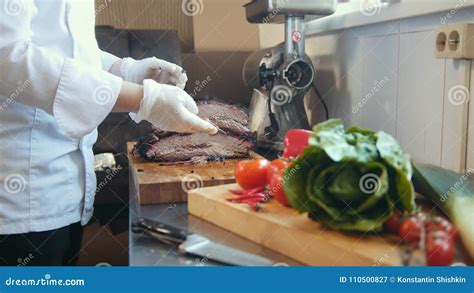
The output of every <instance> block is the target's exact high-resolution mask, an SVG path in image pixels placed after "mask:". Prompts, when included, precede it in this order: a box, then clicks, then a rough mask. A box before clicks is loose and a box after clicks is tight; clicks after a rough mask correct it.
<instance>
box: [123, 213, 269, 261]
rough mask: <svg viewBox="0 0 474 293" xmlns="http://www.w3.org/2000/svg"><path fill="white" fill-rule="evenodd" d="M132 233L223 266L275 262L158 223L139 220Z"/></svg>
mask: <svg viewBox="0 0 474 293" xmlns="http://www.w3.org/2000/svg"><path fill="white" fill-rule="evenodd" d="M132 231H133V232H134V233H140V234H144V235H147V236H149V237H152V238H154V239H156V240H159V241H161V242H163V243H166V244H169V245H178V250H179V252H180V253H181V254H186V255H192V256H197V257H202V258H203V259H209V260H213V261H216V262H219V263H222V264H227V265H232V266H272V265H274V262H272V261H271V260H269V259H267V258H264V257H261V256H258V255H254V254H250V253H247V252H244V251H241V250H238V249H235V248H232V247H229V246H226V245H223V244H220V243H216V242H213V241H211V240H209V239H208V238H206V237H204V236H202V235H199V234H195V233H190V232H188V231H186V230H182V229H179V228H176V227H173V226H170V225H166V224H164V223H161V222H157V221H152V220H148V219H143V218H142V219H138V220H137V221H135V222H134V223H133V224H132Z"/></svg>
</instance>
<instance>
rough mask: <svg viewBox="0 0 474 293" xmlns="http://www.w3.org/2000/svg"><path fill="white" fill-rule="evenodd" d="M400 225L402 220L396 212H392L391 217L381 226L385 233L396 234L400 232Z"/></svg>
mask: <svg viewBox="0 0 474 293" xmlns="http://www.w3.org/2000/svg"><path fill="white" fill-rule="evenodd" d="M401 224H402V218H401V215H400V213H399V212H398V211H394V212H393V214H392V216H391V217H390V218H388V220H387V221H386V222H385V223H384V224H383V227H384V229H385V231H387V232H389V233H392V234H397V235H398V233H399V231H400V225H401Z"/></svg>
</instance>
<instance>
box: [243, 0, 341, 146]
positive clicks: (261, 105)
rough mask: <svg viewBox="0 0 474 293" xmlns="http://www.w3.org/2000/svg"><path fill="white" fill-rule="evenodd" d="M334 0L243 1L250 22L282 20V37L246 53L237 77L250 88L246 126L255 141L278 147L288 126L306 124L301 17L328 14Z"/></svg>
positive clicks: (307, 66) (307, 69) (307, 67)
mask: <svg viewBox="0 0 474 293" xmlns="http://www.w3.org/2000/svg"><path fill="white" fill-rule="evenodd" d="M336 4H337V3H336V0H314V1H308V0H253V1H252V2H250V3H248V4H246V5H245V6H244V7H245V10H246V16H247V21H249V22H250V23H263V24H265V23H282V22H284V23H285V41H284V42H283V43H281V44H279V45H277V46H276V47H274V48H266V49H262V50H259V51H256V52H254V53H252V54H251V55H250V56H249V57H248V58H247V60H246V61H245V64H244V67H243V79H244V82H245V84H246V86H248V87H249V88H251V89H253V94H252V98H251V101H250V130H251V131H253V132H256V133H257V146H258V147H259V148H264V149H272V150H282V149H283V138H284V136H285V134H286V133H287V131H288V130H290V129H293V128H303V129H308V128H309V125H308V119H307V116H306V113H305V110H304V103H303V99H304V96H305V95H306V93H307V92H308V90H309V88H310V86H311V85H312V83H313V80H314V78H315V70H314V67H313V63H312V62H311V59H310V58H309V57H308V56H307V55H306V53H305V21H308V20H311V19H314V18H315V16H316V17H321V16H326V15H330V14H332V13H334V11H335V9H336Z"/></svg>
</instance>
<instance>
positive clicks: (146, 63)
mask: <svg viewBox="0 0 474 293" xmlns="http://www.w3.org/2000/svg"><path fill="white" fill-rule="evenodd" d="M120 74H121V75H122V78H123V79H124V80H125V81H129V82H133V83H137V84H143V81H144V80H145V79H153V80H155V81H156V82H158V83H162V84H173V85H176V86H177V87H179V88H181V89H184V87H185V86H186V82H187V81H188V76H187V75H186V73H185V72H184V70H183V68H181V67H180V66H178V65H176V64H173V63H170V62H167V61H164V60H160V59H158V58H155V57H152V58H146V59H143V60H139V61H137V60H135V59H133V58H124V59H122V66H121V67H120Z"/></svg>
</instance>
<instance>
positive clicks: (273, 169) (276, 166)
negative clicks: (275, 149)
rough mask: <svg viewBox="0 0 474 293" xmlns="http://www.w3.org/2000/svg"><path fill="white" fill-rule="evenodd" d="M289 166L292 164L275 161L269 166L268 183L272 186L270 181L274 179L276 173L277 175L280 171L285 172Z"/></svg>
mask: <svg viewBox="0 0 474 293" xmlns="http://www.w3.org/2000/svg"><path fill="white" fill-rule="evenodd" d="M289 164H290V163H288V162H287V161H284V160H280V159H277V160H273V161H272V162H271V163H270V165H268V171H267V183H268V184H270V180H271V179H272V177H273V174H274V173H277V172H279V171H280V170H284V169H286V168H288V165H289Z"/></svg>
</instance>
